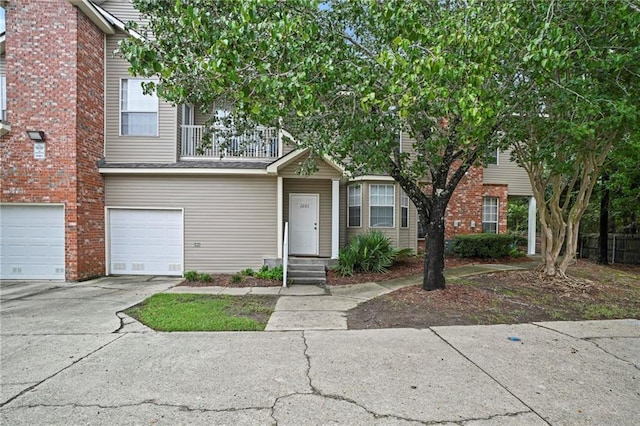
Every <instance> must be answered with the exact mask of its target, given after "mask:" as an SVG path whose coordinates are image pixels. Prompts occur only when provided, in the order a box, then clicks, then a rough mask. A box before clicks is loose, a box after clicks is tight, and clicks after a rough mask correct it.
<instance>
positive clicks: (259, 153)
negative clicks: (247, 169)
mask: <svg viewBox="0 0 640 426" xmlns="http://www.w3.org/2000/svg"><path fill="white" fill-rule="evenodd" d="M205 129H206V127H205V126H197V125H182V139H181V141H182V149H181V152H180V155H181V158H182V159H183V160H191V159H193V160H195V159H198V160H200V159H214V158H215V159H218V158H225V159H235V160H237V159H243V160H246V159H256V160H265V159H276V158H278V157H279V156H280V155H279V153H280V152H279V151H280V133H279V132H278V130H277V129H275V128H273V127H257V128H256V129H255V130H253V131H251V132H248V133H245V134H243V135H240V136H231V137H228V136H227V137H226V136H223V135H220V134H217V133H215V132H213V133H212V134H211V139H212V140H211V143H210V144H203V135H204V133H205Z"/></svg>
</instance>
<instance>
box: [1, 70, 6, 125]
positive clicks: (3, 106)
mask: <svg viewBox="0 0 640 426" xmlns="http://www.w3.org/2000/svg"><path fill="white" fill-rule="evenodd" d="M0 120H2V121H7V77H6V76H4V75H0Z"/></svg>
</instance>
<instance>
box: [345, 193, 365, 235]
mask: <svg viewBox="0 0 640 426" xmlns="http://www.w3.org/2000/svg"><path fill="white" fill-rule="evenodd" d="M347 210H348V215H347V227H349V228H359V227H360V226H361V223H362V186H360V185H351V186H349V187H348V188H347Z"/></svg>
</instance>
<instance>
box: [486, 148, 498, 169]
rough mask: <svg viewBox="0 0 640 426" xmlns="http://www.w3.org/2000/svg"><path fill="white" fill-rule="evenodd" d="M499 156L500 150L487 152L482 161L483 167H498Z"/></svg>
mask: <svg viewBox="0 0 640 426" xmlns="http://www.w3.org/2000/svg"><path fill="white" fill-rule="evenodd" d="M499 155H500V150H499V149H497V148H496V149H494V150H492V151H489V152H488V153H487V155H486V157H485V159H484V165H485V166H488V165H495V166H497V165H498V158H499Z"/></svg>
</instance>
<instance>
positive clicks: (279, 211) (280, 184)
mask: <svg viewBox="0 0 640 426" xmlns="http://www.w3.org/2000/svg"><path fill="white" fill-rule="evenodd" d="M276 180H277V190H276V193H277V195H276V197H277V200H276V221H277V225H276V229H277V231H276V232H277V233H278V258H279V259H283V255H284V251H283V250H284V245H283V236H282V232H283V230H282V221H283V220H284V206H283V204H284V197H283V194H284V179H283V178H282V176H278V177H277V179H276Z"/></svg>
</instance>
